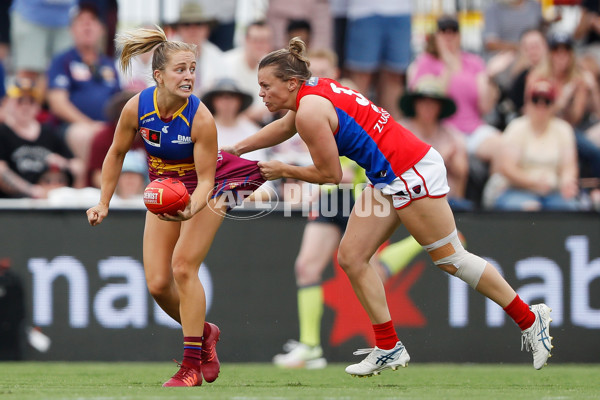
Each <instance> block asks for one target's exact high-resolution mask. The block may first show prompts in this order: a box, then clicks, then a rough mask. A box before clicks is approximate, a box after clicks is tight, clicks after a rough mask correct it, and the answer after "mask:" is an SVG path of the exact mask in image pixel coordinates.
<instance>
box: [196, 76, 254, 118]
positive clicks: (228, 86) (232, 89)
mask: <svg viewBox="0 0 600 400" xmlns="http://www.w3.org/2000/svg"><path fill="white" fill-rule="evenodd" d="M220 94H234V95H236V96H238V97H239V98H240V99H241V100H242V105H241V107H240V110H239V111H238V112H240V113H241V112H242V111H244V110H245V109H247V108H248V107H250V105H251V104H252V101H253V99H252V96H251V95H250V94H248V93H246V92H244V91H242V90H241V89H240V88H239V86H238V85H237V83H236V82H235V81H234V80H233V79H230V78H223V79H220V80H218V81H217V82H216V83H215V85H214V86H213V87H212V88H211V89H210V90H209V91H208V92H206V93H205V94H204V96H202V102H203V103H204V104H205V105H206V108H208V109H209V111H210V112H211V113H214V112H215V108H214V107H213V101H214V99H215V97H216V96H218V95H220Z"/></svg>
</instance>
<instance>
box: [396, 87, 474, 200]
mask: <svg viewBox="0 0 600 400" xmlns="http://www.w3.org/2000/svg"><path fill="white" fill-rule="evenodd" d="M398 104H399V106H400V109H401V110H402V113H403V115H404V120H402V121H401V124H402V125H404V126H405V127H406V128H407V129H409V130H410V131H411V132H413V133H414V134H415V135H416V136H418V137H419V138H420V139H421V140H423V141H425V142H426V143H429V144H430V145H432V146H433V147H434V148H435V149H436V150H437V151H438V152H439V153H440V154H441V156H442V158H443V159H444V164H445V165H446V169H447V171H448V185H449V186H450V193H449V194H448V202H449V203H450V206H451V207H452V208H453V209H454V210H467V209H472V208H473V204H472V202H470V201H469V200H467V199H465V192H466V186H467V179H468V174H469V161H468V156H467V148H466V143H465V139H464V137H463V135H462V134H461V133H460V132H458V131H457V130H456V129H454V128H453V127H452V126H450V125H448V124H444V120H445V119H446V118H448V117H450V116H451V115H453V114H454V113H455V112H456V104H455V103H454V101H453V100H452V99H451V98H450V97H448V96H447V95H446V92H445V90H444V87H443V85H442V83H441V81H440V80H439V79H438V78H436V77H434V76H432V75H424V76H422V77H421V78H420V79H419V80H418V81H417V82H416V83H415V85H414V86H413V87H412V88H411V89H410V90H409V91H407V92H405V93H404V94H403V95H402V97H400V100H399V102H398Z"/></svg>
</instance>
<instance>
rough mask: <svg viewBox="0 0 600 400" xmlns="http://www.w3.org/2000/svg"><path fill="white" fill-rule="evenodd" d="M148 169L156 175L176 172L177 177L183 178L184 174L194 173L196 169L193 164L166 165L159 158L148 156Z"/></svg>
mask: <svg viewBox="0 0 600 400" xmlns="http://www.w3.org/2000/svg"><path fill="white" fill-rule="evenodd" d="M148 167H149V168H150V169H151V170H153V171H154V172H155V173H156V175H163V174H164V173H166V172H176V173H177V174H178V175H179V176H183V175H185V174H186V172H190V171H194V170H195V169H196V167H195V166H194V163H180V164H168V163H166V162H164V161H163V160H162V159H161V158H158V157H154V156H148Z"/></svg>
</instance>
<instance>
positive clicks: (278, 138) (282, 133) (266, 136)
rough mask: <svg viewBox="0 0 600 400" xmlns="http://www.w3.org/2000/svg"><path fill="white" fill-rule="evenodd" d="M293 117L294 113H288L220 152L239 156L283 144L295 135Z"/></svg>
mask: <svg viewBox="0 0 600 400" xmlns="http://www.w3.org/2000/svg"><path fill="white" fill-rule="evenodd" d="M295 117H296V113H295V112H294V111H288V113H287V114H286V115H285V116H283V117H282V118H279V119H278V120H275V121H273V122H271V123H270V124H268V125H267V126H265V127H264V128H262V129H261V130H259V131H258V132H256V133H255V134H254V135H252V136H249V137H247V138H246V139H244V140H242V141H240V142H238V143H236V144H235V145H233V146H227V147H223V148H222V149H221V150H223V151H226V152H228V153H231V154H233V155H236V156H241V155H242V154H246V153H249V152H251V151H254V150H259V149H265V148H267V147H272V146H275V145H278V144H279V143H282V142H285V141H286V140H288V139H289V138H291V137H292V136H294V135H295V134H296V125H295Z"/></svg>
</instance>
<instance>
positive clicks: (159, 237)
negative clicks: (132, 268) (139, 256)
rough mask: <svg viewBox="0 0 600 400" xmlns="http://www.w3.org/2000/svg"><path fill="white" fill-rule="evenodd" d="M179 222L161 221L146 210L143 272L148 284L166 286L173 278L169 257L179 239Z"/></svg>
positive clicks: (170, 257)
mask: <svg viewBox="0 0 600 400" xmlns="http://www.w3.org/2000/svg"><path fill="white" fill-rule="evenodd" d="M180 227H181V222H171V221H163V220H161V219H159V218H158V217H157V216H156V215H154V214H152V213H151V212H149V211H148V212H146V225H145V227H144V250H143V253H144V272H145V274H146V281H147V282H148V284H149V285H151V284H152V285H155V286H157V288H156V289H158V288H159V287H164V286H168V285H169V284H170V282H171V281H172V280H173V273H172V271H171V259H172V256H173V249H174V248H175V244H176V243H177V240H178V239H179V231H180Z"/></svg>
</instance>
